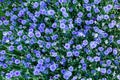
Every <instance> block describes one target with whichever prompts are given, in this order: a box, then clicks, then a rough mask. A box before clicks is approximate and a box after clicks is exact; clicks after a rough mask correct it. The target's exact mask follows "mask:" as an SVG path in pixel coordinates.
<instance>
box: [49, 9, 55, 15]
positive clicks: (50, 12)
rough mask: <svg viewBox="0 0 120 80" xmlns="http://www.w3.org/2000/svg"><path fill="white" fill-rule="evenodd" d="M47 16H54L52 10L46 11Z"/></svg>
mask: <svg viewBox="0 0 120 80" xmlns="http://www.w3.org/2000/svg"><path fill="white" fill-rule="evenodd" d="M47 13H48V15H51V16H53V15H55V11H54V10H48V12H47Z"/></svg>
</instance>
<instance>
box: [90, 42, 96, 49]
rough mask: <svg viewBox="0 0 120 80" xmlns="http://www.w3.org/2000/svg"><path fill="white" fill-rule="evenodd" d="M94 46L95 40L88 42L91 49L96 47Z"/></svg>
mask: <svg viewBox="0 0 120 80" xmlns="http://www.w3.org/2000/svg"><path fill="white" fill-rule="evenodd" d="M96 47H97V44H96V42H95V41H91V42H90V48H91V49H94V48H96Z"/></svg>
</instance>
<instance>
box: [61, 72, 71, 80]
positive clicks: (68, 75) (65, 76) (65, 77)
mask: <svg viewBox="0 0 120 80" xmlns="http://www.w3.org/2000/svg"><path fill="white" fill-rule="evenodd" d="M71 76H72V72H70V71H65V74H64V75H63V78H64V79H69V78H70V77H71Z"/></svg>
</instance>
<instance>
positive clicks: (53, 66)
mask: <svg viewBox="0 0 120 80" xmlns="http://www.w3.org/2000/svg"><path fill="white" fill-rule="evenodd" d="M56 68H57V67H56V64H52V65H50V70H51V71H53V72H54V71H55V70H56Z"/></svg>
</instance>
